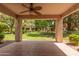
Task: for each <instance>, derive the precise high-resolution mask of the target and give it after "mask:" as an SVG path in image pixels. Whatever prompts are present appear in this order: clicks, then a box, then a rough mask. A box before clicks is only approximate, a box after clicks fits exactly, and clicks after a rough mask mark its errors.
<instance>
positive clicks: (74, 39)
mask: <svg viewBox="0 0 79 59" xmlns="http://www.w3.org/2000/svg"><path fill="white" fill-rule="evenodd" d="M69 40H70V42H71V43H74V44H75V45H79V35H77V34H71V35H70V36H69Z"/></svg>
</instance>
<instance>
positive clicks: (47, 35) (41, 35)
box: [4, 32, 55, 41]
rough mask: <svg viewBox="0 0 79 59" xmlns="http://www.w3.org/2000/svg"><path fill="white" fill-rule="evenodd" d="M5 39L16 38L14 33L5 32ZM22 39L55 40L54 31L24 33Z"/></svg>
mask: <svg viewBox="0 0 79 59" xmlns="http://www.w3.org/2000/svg"><path fill="white" fill-rule="evenodd" d="M4 40H15V35H14V34H5V38H4ZM22 40H24V41H25V40H26V41H55V39H54V36H53V34H52V33H40V32H28V33H25V34H22Z"/></svg>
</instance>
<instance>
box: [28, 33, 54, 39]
mask: <svg viewBox="0 0 79 59" xmlns="http://www.w3.org/2000/svg"><path fill="white" fill-rule="evenodd" d="M27 36H31V37H52V38H54V37H55V33H54V32H52V33H47V32H40V33H39V32H31V33H28V34H27Z"/></svg>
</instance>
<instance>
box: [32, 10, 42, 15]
mask: <svg viewBox="0 0 79 59" xmlns="http://www.w3.org/2000/svg"><path fill="white" fill-rule="evenodd" d="M33 12H34V13H36V14H37V15H42V14H41V13H40V12H37V11H36V10H33Z"/></svg>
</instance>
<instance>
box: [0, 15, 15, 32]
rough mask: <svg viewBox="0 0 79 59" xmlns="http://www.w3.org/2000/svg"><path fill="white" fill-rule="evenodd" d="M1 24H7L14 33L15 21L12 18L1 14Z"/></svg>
mask: <svg viewBox="0 0 79 59" xmlns="http://www.w3.org/2000/svg"><path fill="white" fill-rule="evenodd" d="M0 16H1V17H0V18H1V22H3V23H6V24H7V25H8V29H10V33H13V31H12V29H13V28H14V21H15V19H14V18H13V17H11V16H8V15H5V14H1V15H0Z"/></svg>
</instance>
